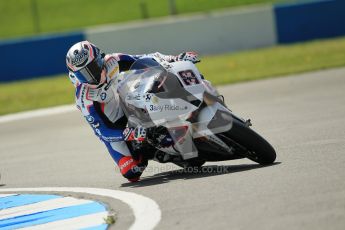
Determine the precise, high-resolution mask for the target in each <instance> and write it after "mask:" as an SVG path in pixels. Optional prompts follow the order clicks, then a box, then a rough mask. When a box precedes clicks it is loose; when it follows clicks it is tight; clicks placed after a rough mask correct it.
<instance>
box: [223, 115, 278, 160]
mask: <svg viewBox="0 0 345 230" xmlns="http://www.w3.org/2000/svg"><path fill="white" fill-rule="evenodd" d="M218 136H219V137H220V138H221V139H222V140H223V141H224V142H225V143H226V144H228V145H229V146H233V147H234V148H235V149H236V151H235V153H236V154H239V155H244V157H247V158H248V159H250V160H252V161H255V162H257V163H259V164H261V165H268V164H272V163H273V162H274V161H275V159H276V152H275V150H274V149H273V147H272V146H271V145H270V144H269V143H268V142H267V141H266V140H265V139H264V138H262V137H261V136H260V135H259V134H257V133H256V132H255V131H254V130H252V129H250V128H249V127H247V126H246V125H245V124H243V123H242V122H240V121H238V120H236V119H234V120H233V124H232V128H231V129H230V130H229V131H228V132H226V133H221V134H218Z"/></svg>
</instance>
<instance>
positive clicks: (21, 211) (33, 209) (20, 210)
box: [0, 197, 92, 220]
mask: <svg viewBox="0 0 345 230" xmlns="http://www.w3.org/2000/svg"><path fill="white" fill-rule="evenodd" d="M91 202H92V201H91V200H82V199H76V198H73V197H62V198H57V199H51V200H46V201H41V202H38V203H33V204H27V205H22V206H18V207H13V208H8V209H3V210H1V211H0V220H3V219H7V218H11V217H15V216H24V215H29V214H33V213H37V212H44V211H49V210H52V209H58V208H65V207H69V206H73V205H81V204H87V203H91Z"/></svg>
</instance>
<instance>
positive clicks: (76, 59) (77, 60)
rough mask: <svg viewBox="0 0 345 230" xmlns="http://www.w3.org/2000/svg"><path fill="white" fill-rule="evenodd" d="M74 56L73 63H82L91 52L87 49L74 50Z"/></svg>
mask: <svg viewBox="0 0 345 230" xmlns="http://www.w3.org/2000/svg"><path fill="white" fill-rule="evenodd" d="M74 55H75V56H74V58H73V59H72V61H71V62H72V65H80V64H82V63H83V62H85V61H86V60H87V58H88V56H89V53H88V52H87V51H86V50H83V51H82V52H81V53H79V52H78V51H77V52H74Z"/></svg>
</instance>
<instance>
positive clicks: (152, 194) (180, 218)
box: [0, 68, 345, 230]
mask: <svg viewBox="0 0 345 230" xmlns="http://www.w3.org/2000/svg"><path fill="white" fill-rule="evenodd" d="M219 90H220V92H221V93H223V94H224V96H225V98H226V102H227V104H228V105H229V107H230V108H231V109H232V110H233V111H234V112H235V113H237V114H238V115H240V116H243V117H245V118H248V117H249V118H251V119H252V122H253V129H255V130H256V131H258V133H260V134H261V135H262V136H264V137H265V138H266V139H267V140H268V141H269V142H270V143H271V144H272V145H273V146H274V148H275V149H276V151H277V160H276V162H277V163H276V164H274V165H272V166H267V167H260V166H259V165H257V164H256V163H254V162H251V161H250V160H247V159H241V160H235V161H225V162H213V163H208V164H207V165H206V166H205V167H203V172H201V173H190V172H182V171H181V170H180V169H179V168H178V167H175V166H173V165H171V164H165V165H163V164H158V163H156V162H151V163H150V164H149V167H148V170H147V171H146V172H145V173H144V174H143V177H142V181H141V182H138V183H127V182H126V180H125V179H123V178H122V177H121V176H120V175H119V172H118V170H116V168H115V167H114V163H113V161H112V159H111V158H110V156H109V155H108V153H107V151H106V149H105V147H104V146H103V144H101V142H100V141H98V140H97V139H96V138H95V136H94V135H93V133H92V130H91V129H90V128H89V127H88V125H87V124H86V122H84V121H83V119H82V117H81V115H80V114H79V112H78V111H75V112H69V113H66V114H60V115H53V116H48V117H43V118H32V119H27V120H21V121H15V122H8V123H3V124H0V142H1V145H0V157H1V158H0V173H1V176H2V177H1V180H0V184H1V186H0V189H1V188H15V187H48V186H50V187H62V186H63V187H95V188H96V187H97V188H107V189H116V190H123V191H130V192H134V193H137V194H142V195H144V196H147V197H149V198H152V199H153V200H155V201H156V202H157V203H158V205H159V206H160V209H161V211H162V219H161V221H160V223H159V224H158V226H157V229H172V228H175V229H177V228H178V229H215V228H217V229H289V230H290V229H313V230H314V229H344V227H345V180H344V178H345V169H344V166H345V151H344V149H345V68H340V69H333V70H325V71H320V72H314V73H306V74H301V75H298V76H290V77H284V78H276V79H268V80H262V81H257V82H249V83H240V84H235V85H231V86H226V87H221V88H220V89H219ZM77 195H78V196H79V197H84V196H86V195H84V194H77ZM88 197H89V196H88ZM93 198H94V199H96V200H97V199H99V200H101V201H104V202H106V203H108V204H109V205H110V207H111V209H112V210H113V211H115V212H117V213H118V221H117V223H116V224H115V225H114V227H117V228H118V229H124V228H127V227H128V226H130V224H131V223H132V222H133V219H134V217H133V213H132V212H131V210H130V209H129V208H128V206H127V205H126V204H124V203H122V202H119V201H118V202H117V201H111V200H107V199H105V198H102V197H93Z"/></svg>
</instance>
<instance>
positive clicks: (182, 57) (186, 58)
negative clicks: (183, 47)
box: [176, 52, 200, 64]
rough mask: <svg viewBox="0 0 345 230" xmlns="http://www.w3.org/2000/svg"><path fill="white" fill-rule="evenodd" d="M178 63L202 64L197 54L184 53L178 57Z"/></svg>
mask: <svg viewBox="0 0 345 230" xmlns="http://www.w3.org/2000/svg"><path fill="white" fill-rule="evenodd" d="M176 61H191V62H193V63H194V64H195V63H198V62H200V59H199V55H198V53H196V52H184V53H180V54H179V55H177V56H176Z"/></svg>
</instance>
